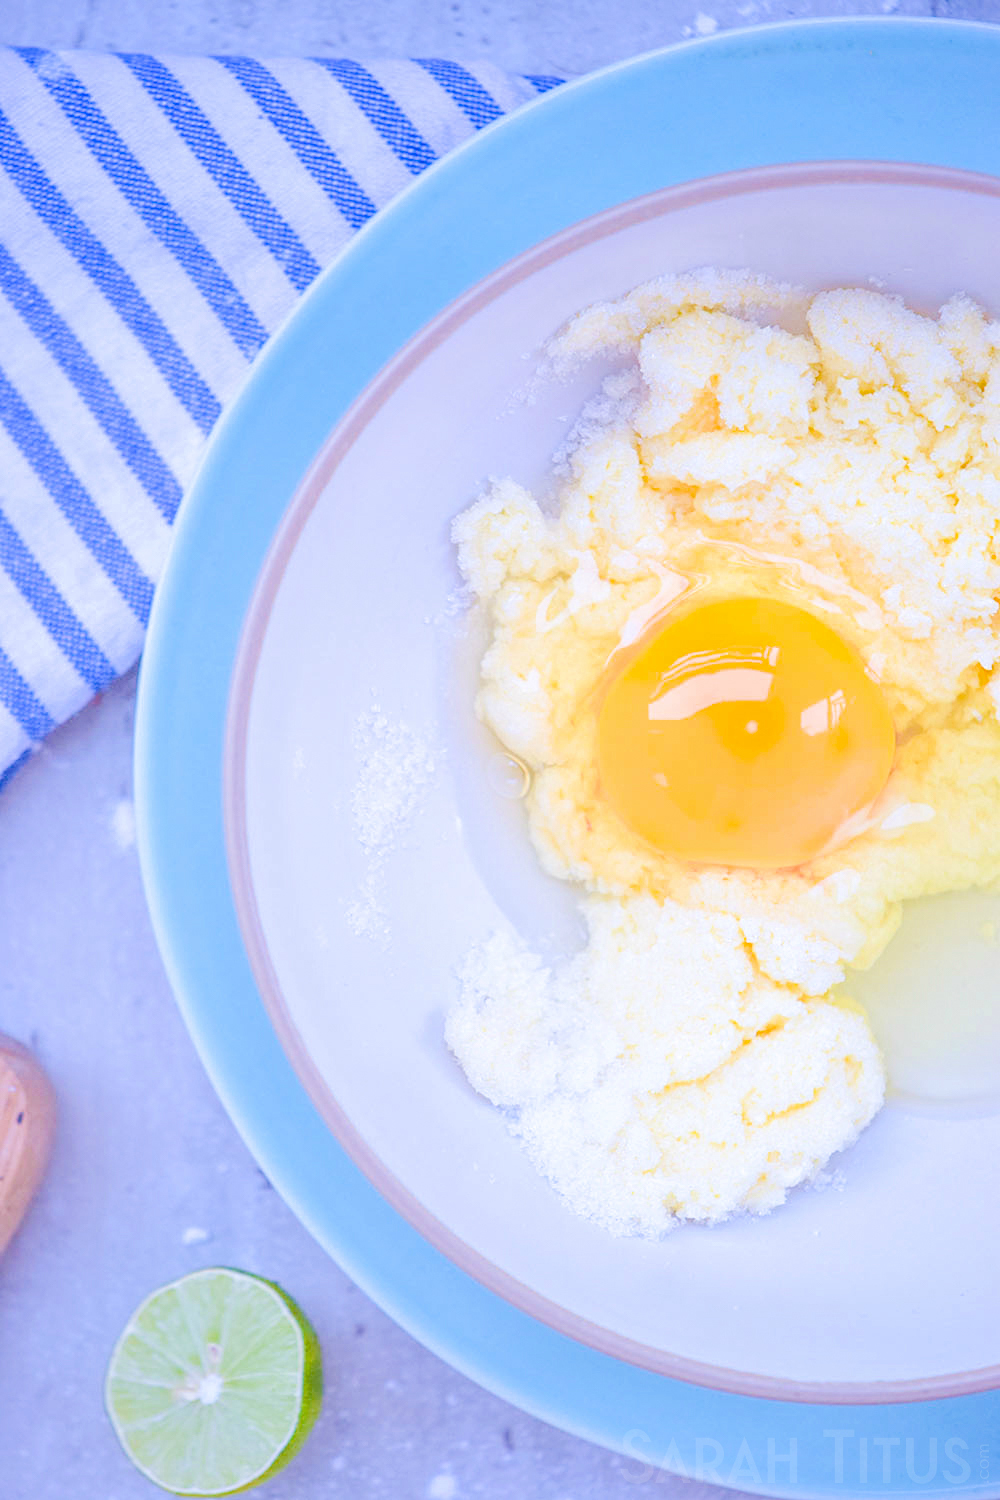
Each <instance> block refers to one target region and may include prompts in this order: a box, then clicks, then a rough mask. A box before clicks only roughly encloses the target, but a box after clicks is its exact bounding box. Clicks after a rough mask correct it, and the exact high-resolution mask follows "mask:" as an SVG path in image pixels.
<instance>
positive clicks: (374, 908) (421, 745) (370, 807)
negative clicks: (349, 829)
mask: <svg viewBox="0 0 1000 1500" xmlns="http://www.w3.org/2000/svg"><path fill="white" fill-rule="evenodd" d="M354 753H355V757H356V760H357V764H358V776H357V780H356V782H355V785H354V791H353V793H352V796H351V812H352V815H353V822H354V831H355V833H356V835H357V838H358V842H359V843H360V845H361V848H362V849H363V850H364V853H365V855H366V865H367V868H366V870H365V875H364V878H363V880H362V882H361V889H360V891H359V894H358V897H357V899H356V900H355V901H354V902H352V903H351V905H350V906H349V907H348V908H347V913H346V915H347V921H348V924H349V926H350V928H351V930H352V931H353V932H354V933H355V934H356V935H357V936H358V937H383V938H384V937H386V936H387V935H388V927H387V924H386V919H385V912H384V910H383V906H382V892H383V888H384V885H385V868H386V861H387V859H388V857H389V855H390V853H391V852H392V849H393V847H394V846H395V844H396V843H397V841H398V839H399V837H400V836H401V835H402V834H403V833H404V832H405V831H406V829H407V827H408V826H409V824H410V822H411V821H412V818H413V815H414V813H415V812H416V810H417V808H418V806H419V804H420V798H421V793H422V792H423V790H424V788H425V787H426V786H427V784H428V782H429V781H430V778H431V776H432V774H433V772H434V757H433V755H432V753H431V748H430V746H429V744H428V742H427V741H426V740H425V739H424V738H423V736H422V735H420V734H418V733H417V732H416V730H414V729H412V728H411V727H410V726H409V725H407V724H403V723H401V722H399V721H398V720H393V719H390V718H389V717H388V715H386V714H385V713H384V712H383V711H382V709H381V708H380V707H378V705H373V707H372V708H371V709H369V710H368V711H367V712H366V713H364V714H361V715H359V717H358V719H357V721H356V723H355V726H354Z"/></svg>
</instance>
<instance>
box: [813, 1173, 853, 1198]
mask: <svg viewBox="0 0 1000 1500" xmlns="http://www.w3.org/2000/svg"><path fill="white" fill-rule="evenodd" d="M809 1186H810V1187H811V1188H812V1190H813V1192H814V1193H826V1192H829V1191H830V1190H831V1189H832V1191H833V1192H835V1193H842V1192H843V1191H844V1189H845V1187H846V1186H847V1174H846V1173H845V1172H844V1171H843V1170H842V1169H841V1168H840V1167H837V1168H836V1169H835V1170H834V1171H832V1172H828V1171H823V1172H817V1173H816V1176H815V1177H814V1178H813V1180H812V1182H811V1183H810V1184H809Z"/></svg>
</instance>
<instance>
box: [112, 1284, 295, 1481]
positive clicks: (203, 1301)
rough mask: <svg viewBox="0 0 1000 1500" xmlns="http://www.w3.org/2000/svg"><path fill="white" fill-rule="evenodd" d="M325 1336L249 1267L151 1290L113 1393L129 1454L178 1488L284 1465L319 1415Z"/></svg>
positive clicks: (124, 1339)
mask: <svg viewBox="0 0 1000 1500" xmlns="http://www.w3.org/2000/svg"><path fill="white" fill-rule="evenodd" d="M322 1392H323V1376H322V1366H321V1361H320V1352H319V1344H318V1342H317V1339H316V1335H315V1333H314V1332H313V1330H312V1328H311V1327H310V1326H309V1324H308V1323H307V1322H306V1319H305V1318H304V1317H303V1315H302V1313H301V1312H300V1311H299V1309H298V1308H297V1307H296V1305H295V1303H294V1302H293V1301H292V1300H291V1298H290V1297H288V1296H286V1295H285V1293H284V1292H283V1291H282V1290H281V1288H280V1287H277V1286H275V1285H274V1284H273V1282H270V1281H265V1280H263V1278H262V1277H260V1276H251V1275H249V1274H248V1273H247V1272H246V1271H230V1270H227V1269H225V1268H222V1267H214V1268H212V1269H211V1270H206V1271H192V1272H191V1274H190V1275H189V1276H182V1277H181V1279H180V1281H173V1282H171V1283H170V1285H169V1286H164V1287H160V1289H159V1291H156V1292H153V1294H152V1295H151V1296H149V1297H147V1298H146V1300H145V1302H143V1303H142V1304H141V1306H140V1307H138V1308H136V1310H135V1312H134V1313H133V1314H132V1317H131V1318H130V1319H129V1322H128V1324H127V1326H126V1328H125V1330H124V1332H123V1333H122V1336H121V1338H120V1339H119V1340H118V1343H117V1344H116V1345H115V1349H114V1353H113V1354H112V1356H111V1363H110V1365H109V1366H108V1377H107V1382H106V1385H105V1393H104V1394H105V1400H106V1402H107V1407H108V1413H109V1415H110V1417H111V1421H112V1423H113V1424H114V1429H115V1431H116V1432H117V1434H118V1437H119V1438H120V1440H121V1444H122V1447H123V1448H124V1449H125V1452H126V1453H127V1454H128V1456H129V1458H131V1460H132V1462H133V1463H134V1464H136V1466H137V1467H138V1468H140V1469H141V1470H142V1472H143V1473H144V1474H145V1475H146V1477H147V1478H148V1479H152V1480H153V1481H154V1483H156V1484H159V1485H161V1486H162V1487H163V1488H164V1489H165V1490H170V1491H172V1493H174V1494H175V1495H231V1494H233V1493H234V1492H235V1491H236V1490H242V1489H248V1488H249V1487H250V1486H251V1485H253V1484H256V1483H257V1482H258V1480H261V1479H268V1478H270V1476H271V1475H272V1474H275V1473H277V1471H278V1470H279V1469H283V1468H284V1466H285V1464H286V1463H287V1462H288V1460H289V1459H290V1458H292V1457H293V1456H294V1454H296V1453H297V1452H298V1450H299V1448H300V1447H301V1446H302V1444H303V1442H304V1441H305V1439H306V1436H307V1435H308V1433H309V1429H310V1428H311V1427H312V1425H313V1423H314V1422H315V1420H316V1415H317V1413H318V1411H319V1407H320V1401H321V1399H322Z"/></svg>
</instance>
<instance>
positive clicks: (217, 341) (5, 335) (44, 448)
mask: <svg viewBox="0 0 1000 1500" xmlns="http://www.w3.org/2000/svg"><path fill="white" fill-rule="evenodd" d="M560 82H562V80H561V79H559V78H553V77H548V76H545V77H532V76H520V75H510V74H506V73H503V72H501V71H499V70H498V69H496V68H494V67H492V66H490V65H488V64H478V65H474V66H462V65H459V64H458V63H456V62H451V61H445V60H442V59H437V58H421V59H418V60H416V61H389V62H377V63H367V64H364V65H362V64H361V63H359V62H353V61H348V60H346V59H340V58H315V59H300V58H281V59H274V60H270V61H268V62H266V63H265V62H261V61H258V60H256V59H253V58H249V57H151V56H147V55H140V54H132V53H123V54H120V55H106V54H99V53H86V52H63V53H54V52H46V51H41V50H39V49H37V48H32V47H20V48H0V167H2V171H0V292H2V296H0V784H2V781H3V780H4V779H6V776H8V775H9V774H10V772H11V770H12V769H13V768H14V767H15V766H16V765H18V764H20V762H21V761H22V760H23V759H24V758H25V757H26V756H27V755H28V754H30V752H31V749H32V747H33V746H35V745H37V744H38V742H39V741H40V740H42V739H43V738H44V737H45V736H46V735H47V734H48V733H49V732H50V730H52V729H53V728H54V726H55V725H56V724H59V723H61V722H62V721H63V720H65V719H67V718H68V717H69V716H70V715H71V714H73V713H75V712H76V711H77V710H78V709H79V708H81V707H82V706H83V704H84V703H86V702H87V701H88V699H89V698H91V697H92V696H93V695H94V694H95V693H98V692H100V691H101V689H102V688H105V687H106V686H107V685H108V684H109V683H110V682H111V681H112V680H113V679H114V678H115V677H117V676H118V675H119V674H120V673H122V672H124V671H126V670H127V669H128V668H129V667H130V666H131V665H132V663H133V662H134V661H135V660H136V657H137V656H138V654H139V652H140V650H141V647H142V641H143V634H144V631H145V626H146V622H147V619H148V617H149V608H150V603H151V601H152V597H153V589H154V586H155V584H156V580H157V578H158V576H159V574H160V571H161V569H162V567H163V564H164V560H165V558H166V553H167V548H168V545H169V540H170V525H171V522H172V520H173V518H174V515H175V513H176V511H177V507H178V504H179V503H180V500H181V496H182V495H183V493H184V490H185V488H186V486H187V485H188V483H189V482H190V480H191V478H192V475H193V473H194V470H195V466H196V464H197V462H198V458H199V455H200V453H201V450H202V447H203V445H204V443H205V441H206V438H207V437H208V434H209V433H210V432H211V430H212V427H213V424H214V423H215V421H216V419H217V417H218V416H219V413H220V412H221V411H222V408H223V407H224V406H225V404H226V402H227V401H228V400H229V399H230V398H231V397H232V396H233V395H234V394H235V392H236V391H237V390H238V389H239V386H240V384H241V382H242V381H243V379H244V377H245V375H246V371H247V367H248V365H249V363H250V362H251V361H252V360H253V358H254V356H255V355H256V354H257V353H258V351H259V350H260V349H261V347H262V346H263V344H264V342H265V340H266V339H267V337H268V335H269V334H270V332H271V331H272V330H273V329H274V328H276V327H277V326H278V324H280V323H281V321H282V319H283V318H284V317H285V315H286V314H287V312H288V311H289V309H290V308H291V306H292V304H293V303H294V302H295V299H296V298H297V297H298V295H299V294H300V293H301V292H302V291H303V290H304V289H305V288H306V287H307V286H308V285H309V283H310V282H311V281H312V279H313V277H314V276H316V275H317V274H318V272H319V271H320V270H321V269H322V268H323V267H324V266H325V265H326V264H327V263H328V262H329V261H330V260H331V259H332V258H333V257H334V256H335V255H336V253H337V251H338V250H339V249H340V248H341V246H342V245H343V244H344V243H345V242H346V241H347V240H348V239H349V238H350V236H351V234H352V233H353V232H354V231H355V230H356V229H358V228H359V227H360V226H361V225H362V224H363V223H364V222H365V221H366V219H368V218H370V216H371V215H372V214H373V213H375V212H376V210H377V209H378V208H379V207H380V206H381V205H382V204H384V203H386V202H387V201H388V200H389V199H390V198H391V197H392V196H393V195H394V194H395V193H396V192H398V191H399V189H400V188H402V187H403V186H404V185H405V184H406V183H407V182H409V181H410V180H411V179H412V177H413V176H415V175H416V174H417V173H419V172H422V171H423V169H424V168H425V167H427V166H429V165H430V163H431V162H433V161H434V160H435V159H436V158H437V157H439V156H441V155H442V154H443V153H445V152H447V151H449V150H450V149H451V148H452V147H453V146H455V145H457V144H458V142H460V141H462V140H463V139H465V137H466V136H468V135H470V134H472V133H473V132H474V131H475V130H478V129H481V128H482V127H483V126H484V125H487V124H489V123H490V122H491V121H492V120H495V119H497V118H498V117H499V116H500V115H502V114H504V113H506V112H507V111H509V110H512V109H516V108H517V107H518V106H519V105H521V104H523V103H525V102H526V101H527V100H529V99H531V98H534V97H536V96H537V95H538V94H539V93H544V92H545V91H546V90H548V89H550V88H553V87H554V86H555V85H556V84H558V83H560Z"/></svg>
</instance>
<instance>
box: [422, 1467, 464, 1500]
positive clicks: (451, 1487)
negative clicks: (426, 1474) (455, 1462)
mask: <svg viewBox="0 0 1000 1500" xmlns="http://www.w3.org/2000/svg"><path fill="white" fill-rule="evenodd" d="M457 1494H458V1483H457V1481H456V1479H455V1476H454V1474H449V1473H447V1472H442V1473H441V1474H435V1475H434V1478H433V1479H432V1480H431V1482H430V1484H429V1485H428V1486H427V1500H455V1496H456V1495H457Z"/></svg>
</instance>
